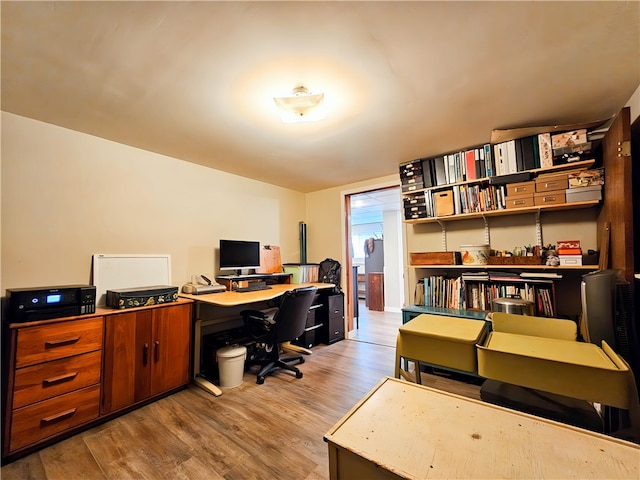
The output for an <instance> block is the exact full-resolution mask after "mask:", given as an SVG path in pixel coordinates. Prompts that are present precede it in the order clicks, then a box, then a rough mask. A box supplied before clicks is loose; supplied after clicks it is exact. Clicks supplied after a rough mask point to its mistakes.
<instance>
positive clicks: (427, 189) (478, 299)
mask: <svg viewBox="0 0 640 480" xmlns="http://www.w3.org/2000/svg"><path fill="white" fill-rule="evenodd" d="M574 127H575V126H574ZM554 128H556V129H555V130H554V129H552V130H549V131H552V132H555V131H561V130H557V127H554ZM567 130H569V129H567ZM536 135H537V134H536ZM529 138H531V139H533V138H535V137H533V136H531V137H529ZM511 139H515V140H516V141H517V140H518V139H520V140H524V139H523V138H522V137H520V136H519V131H518V130H517V129H516V130H513V131H511V132H509V135H508V136H503V137H502V138H500V139H499V142H507V141H510V140H511ZM496 143H497V142H493V133H492V144H485V145H479V146H477V147H471V148H469V149H467V150H466V151H461V152H459V155H458V154H446V155H440V156H436V157H429V158H424V159H420V160H414V161H412V162H406V163H403V164H401V165H400V167H399V173H400V180H401V185H402V201H403V204H404V219H403V223H404V224H405V225H407V226H409V227H413V232H412V236H413V237H414V238H417V237H420V236H421V235H434V234H435V233H436V232H437V231H438V227H437V225H439V226H440V231H441V242H440V247H441V248H440V250H441V251H443V252H447V251H449V248H447V243H448V239H447V236H448V235H449V236H452V235H453V237H454V238H457V239H458V240H459V239H460V233H459V232H461V231H467V230H475V231H478V227H480V229H481V228H482V223H478V219H480V220H481V221H482V222H483V223H484V241H483V242H479V243H481V244H487V245H491V238H490V237H491V231H490V228H489V223H490V222H489V221H490V219H494V218H497V217H509V216H522V217H523V218H522V219H516V220H513V221H512V220H510V219H509V220H506V219H505V220H500V221H498V220H495V221H492V222H491V224H492V226H493V227H494V228H496V227H497V228H498V229H500V230H501V234H502V235H505V233H504V229H505V228H507V229H509V227H508V225H511V224H517V225H519V227H520V228H521V229H522V228H523V227H522V225H526V224H529V222H531V221H532V220H533V222H535V225H533V224H530V225H531V226H532V227H534V229H533V230H534V231H535V240H534V241H531V244H533V245H546V244H545V243H544V242H543V239H542V219H543V218H542V217H543V216H544V215H545V214H546V213H547V212H563V211H568V212H570V211H572V210H587V209H596V208H599V207H600V206H601V205H602V203H603V202H602V200H601V199H600V198H598V199H593V200H588V199H587V200H584V199H580V200H581V201H568V200H567V199H568V198H569V196H568V188H569V186H568V179H569V177H570V176H571V175H570V174H571V173H574V172H575V171H582V170H588V169H591V168H595V166H596V165H597V164H596V160H595V159H596V156H595V154H594V155H587V154H585V155H581V156H580V158H579V159H577V160H576V159H575V158H574V159H573V160H571V161H566V160H559V159H555V158H554V159H553V160H557V161H552V158H551V157H552V153H554V152H555V151H553V152H547V154H548V155H547V158H546V160H545V162H543V163H542V165H543V166H541V159H542V156H541V154H540V153H539V152H537V151H536V152H534V157H535V162H534V165H535V167H534V168H527V169H522V168H521V166H519V167H518V168H517V170H515V171H512V172H508V173H505V170H502V174H501V175H499V176H496V165H497V163H496V162H494V163H493V165H491V166H489V165H490V163H489V162H490V161H491V160H489V159H490V158H491V155H493V152H494V151H495V150H494V148H495V147H496V146H497V145H496ZM471 151H474V152H475V153H476V163H475V167H474V168H473V170H474V171H473V172H472V174H471V175H468V174H466V173H465V166H467V167H468V166H472V165H474V163H473V162H472V161H471V160H470V158H471V157H470V156H467V154H469V155H470V152H471ZM480 152H484V154H485V156H484V158H481V161H482V160H484V161H485V164H486V166H485V167H480V168H479V167H478V163H477V160H478V153H480ZM480 157H482V155H480ZM443 158H444V160H443ZM452 158H453V160H454V164H452V165H449V164H448V162H449V161H450V160H451V159H452ZM465 159H466V160H467V161H466V162H465ZM494 160H495V159H494ZM529 161H530V162H531V159H529ZM441 162H443V163H444V165H445V168H447V167H450V170H448V171H447V172H446V173H447V178H446V179H445V180H443V176H442V174H441V172H437V171H436V170H437V169H440V170H441V167H440V163H441ZM455 162H459V163H455ZM554 163H555V164H554ZM463 164H464V165H463ZM529 165H532V164H531V163H529ZM436 167H437V168H436ZM478 172H480V175H477V173H478ZM436 173H439V175H436ZM553 178H563V179H564V182H565V185H564V186H560V187H557V188H554V189H553V190H560V192H559V193H561V198H560V199H559V200H558V201H557V202H553V203H545V200H543V199H538V198H535V197H538V194H543V195H544V189H543V184H547V183H551V182H550V180H551V179H553ZM525 183H530V184H531V185H533V186H535V187H533V186H532V187H531V188H535V190H534V191H533V193H531V198H530V201H529V202H527V203H526V204H524V205H523V206H519V205H520V204H521V203H519V202H515V203H513V202H511V203H510V202H509V201H508V200H509V199H512V198H513V199H515V198H518V195H517V194H514V193H513V192H514V187H520V186H521V185H524V184H525ZM545 186H546V185H545ZM539 187H540V190H538V188H539ZM551 190H552V189H549V192H550V193H551ZM565 190H567V196H565ZM554 193H555V192H554ZM538 200H541V201H540V202H539V201H538ZM571 200H577V198H575V197H572V199H571ZM591 215H592V214H591V213H587V212H585V214H584V215H583V214H581V215H580V216H579V217H580V218H579V219H578V221H584V219H585V218H589V217H590V216H591ZM544 218H545V219H547V220H546V221H548V222H550V223H551V224H555V225H557V224H558V218H564V217H558V216H557V215H552V214H549V216H548V217H546V216H544ZM568 218H570V221H571V222H572V221H574V217H573V214H569V215H568ZM466 221H472V222H469V223H468V224H464V225H463V224H462V223H461V222H466ZM450 222H455V223H456V224H458V223H460V226H458V225H455V226H454V225H450V226H449V227H447V224H449V223H450ZM423 224H437V225H436V227H435V228H434V227H428V228H427V226H426V225H425V227H423V228H419V227H421V226H422V225H423ZM505 225H507V227H505ZM567 225H570V224H567ZM568 231H571V228H570V226H569V228H568ZM452 232H453V233H452ZM480 232H481V230H480ZM480 232H479V233H480ZM454 233H455V235H454ZM456 236H457V237H456ZM412 242H414V243H415V240H412ZM418 243H420V242H418ZM430 243H431V244H433V238H432V239H431V240H430ZM498 243H499V242H498ZM554 243H555V242H554ZM502 248H504V247H502ZM437 249H438V248H437V247H436V248H435V249H433V247H432V248H431V249H430V250H437ZM454 250H455V248H454ZM597 269H598V266H597V265H580V266H571V267H568V266H563V267H558V266H548V265H494V264H491V265H451V264H439V265H414V264H411V262H410V261H409V253H407V259H406V261H405V270H406V271H407V272H408V273H409V275H408V278H409V282H410V283H409V285H410V288H411V286H412V285H413V287H415V292H416V293H417V292H418V289H419V288H420V286H421V284H423V282H424V285H426V286H425V292H424V296H423V297H421V296H420V295H416V298H415V302H414V303H415V304H416V306H417V307H420V308H442V309H449V310H451V311H458V312H464V311H469V312H488V311H490V310H491V300H493V298H498V297H504V296H507V295H511V294H518V295H520V296H521V297H522V298H525V299H528V300H531V301H532V302H533V304H534V310H535V314H536V315H540V316H547V317H553V316H563V317H564V316H568V317H570V318H574V317H575V316H576V313H577V309H578V308H579V306H577V305H576V303H578V304H579V298H576V297H577V296H579V289H578V290H576V289H575V288H574V286H575V283H576V282H577V281H579V279H580V277H581V276H582V275H583V274H585V273H588V272H589V271H593V270H597ZM472 272H476V273H482V272H486V273H489V272H492V273H493V274H494V275H487V277H488V278H485V279H479V278H470V277H471V275H465V273H467V274H471V273H472ZM499 272H504V273H505V275H503V277H505V278H498V277H499ZM520 272H530V273H536V272H537V273H539V274H540V277H541V278H532V277H527V278H520V277H516V275H517V274H518V273H520ZM552 272H555V273H557V272H565V273H566V275H558V277H559V278H551V277H553V275H552ZM543 274H548V275H547V278H543V277H544V275H543ZM463 277H466V278H463ZM563 277H564V278H563ZM430 279H433V281H434V282H436V284H437V286H435V289H436V290H437V294H436V295H435V296H434V298H432V299H429V295H430V294H433V291H432V290H430V288H432V286H431V285H430V284H429V282H430ZM565 283H566V284H567V285H568V284H571V285H572V286H571V287H570V290H571V291H570V292H569V294H568V295H567V290H568V287H567V285H565ZM557 285H560V286H561V287H562V288H560V289H559V290H558V291H557V289H556V287H557ZM576 291H578V293H575V292H576ZM430 292H431V293H430ZM556 299H560V302H561V303H562V306H560V305H557V304H556ZM576 300H578V302H576ZM565 303H568V308H564V307H565ZM557 307H561V308H560V311H558V308H557Z"/></svg>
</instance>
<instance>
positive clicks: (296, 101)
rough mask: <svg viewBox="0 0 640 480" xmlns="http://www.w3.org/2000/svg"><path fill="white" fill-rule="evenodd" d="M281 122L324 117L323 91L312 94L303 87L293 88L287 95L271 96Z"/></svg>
mask: <svg viewBox="0 0 640 480" xmlns="http://www.w3.org/2000/svg"><path fill="white" fill-rule="evenodd" d="M273 100H274V102H275V103H276V106H277V107H278V110H279V112H280V117H281V119H282V122H283V123H295V122H312V121H315V120H322V119H323V118H324V108H323V103H324V93H316V94H312V93H310V92H309V90H307V89H306V88H305V87H296V88H294V89H293V95H291V96H289V97H273Z"/></svg>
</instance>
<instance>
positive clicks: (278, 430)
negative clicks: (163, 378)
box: [0, 312, 478, 480]
mask: <svg viewBox="0 0 640 480" xmlns="http://www.w3.org/2000/svg"><path fill="white" fill-rule="evenodd" d="M370 313H375V315H371V316H369V319H373V320H369V324H368V325H365V327H368V328H369V329H370V330H371V331H370V332H368V333H367V332H366V328H364V329H363V330H362V331H361V332H359V335H361V341H354V340H344V341H341V342H337V343H335V344H333V345H318V346H317V347H314V349H313V354H312V355H310V356H306V357H305V360H306V361H305V363H304V364H303V365H301V367H300V368H301V370H302V371H303V373H304V377H303V378H302V379H296V378H295V377H294V376H293V375H289V374H288V373H286V372H281V373H278V374H276V375H275V376H272V377H271V376H270V377H267V379H266V381H265V383H264V385H257V384H256V383H255V374H253V373H251V372H246V373H245V375H244V383H243V384H242V385H240V386H239V387H236V388H232V389H223V390H224V393H223V395H222V396H220V397H213V396H211V395H210V394H208V393H206V392H205V391H203V390H201V389H199V388H198V387H196V386H193V385H192V386H189V387H188V388H187V389H185V390H183V391H180V392H178V393H176V394H174V395H171V396H170V397H167V398H164V399H162V400H159V401H157V402H155V403H153V404H150V405H147V406H145V407H143V408H140V409H138V410H135V411H133V412H131V413H129V414H127V415H124V416H122V417H119V418H117V419H115V420H112V421H109V422H107V423H105V424H103V425H100V426H98V427H95V428H93V429H91V430H88V431H86V432H83V433H80V434H78V435H75V436H74V437H71V438H69V439H67V440H64V441H62V442H59V443H57V444H55V445H52V446H50V447H47V448H45V449H43V450H40V451H39V452H36V453H33V454H31V455H29V456H27V457H24V458H22V459H19V460H16V461H15V462H13V463H10V464H8V465H5V466H4V467H2V469H1V470H0V475H1V477H2V479H4V480H9V479H46V480H58V479H60V480H63V479H64V480H68V479H134V478H135V479H164V478H166V479H190V480H198V479H225V480H236V479H238V480H239V479H243V480H245V479H248V480H253V479H256V480H257V479H270V480H271V479H274V478H278V479H281V480H286V479H292V480H316V479H328V478H329V472H328V456H327V445H326V444H325V442H324V441H323V435H324V434H325V433H326V432H327V431H328V430H329V428H331V426H333V424H334V423H336V422H337V421H338V420H339V419H340V418H341V417H342V416H343V415H344V414H345V413H346V412H347V411H348V410H349V409H350V408H351V407H352V406H353V405H354V404H355V403H356V402H358V400H360V399H361V398H362V397H363V396H364V395H365V394H366V393H367V392H368V391H369V390H371V388H373V387H374V386H375V385H376V384H377V383H378V382H379V381H380V380H381V379H382V378H383V377H384V376H393V371H394V361H395V348H394V345H395V334H396V332H397V327H398V326H399V325H400V324H401V320H400V314H389V316H388V317H387V314H383V313H381V312H370ZM375 319H377V320H378V321H379V322H380V323H381V324H382V327H380V328H378V327H376V326H375V321H376V320H375ZM395 322H399V323H398V324H397V325H395V327H394V326H393V325H394V323H395ZM362 326H363V321H362V320H361V327H362ZM385 329H386V331H387V333H386V338H384V337H385V334H384V333H382V332H383V331H385ZM374 330H375V331H376V332H374ZM367 335H368V336H367ZM376 335H377V337H378V338H377V339H375V338H374V336H376ZM374 340H376V341H378V342H381V343H383V344H377V343H374ZM423 382H424V383H425V384H427V385H431V386H434V387H435V388H440V389H442V390H447V391H451V392H453V393H459V394H462V395H466V396H470V397H473V398H478V387H477V386H476V385H469V384H466V383H462V382H457V381H452V380H449V379H447V378H442V377H437V376H432V375H424V374H423Z"/></svg>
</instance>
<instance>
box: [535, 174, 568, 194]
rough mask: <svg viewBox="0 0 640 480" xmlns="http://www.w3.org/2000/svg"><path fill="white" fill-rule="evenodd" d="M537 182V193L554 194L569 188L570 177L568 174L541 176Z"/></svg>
mask: <svg viewBox="0 0 640 480" xmlns="http://www.w3.org/2000/svg"><path fill="white" fill-rule="evenodd" d="M535 181H536V192H552V191H555V190H564V189H565V188H568V187H569V177H568V175H567V174H566V173H558V174H554V175H539V176H538V177H537V178H536V180H535Z"/></svg>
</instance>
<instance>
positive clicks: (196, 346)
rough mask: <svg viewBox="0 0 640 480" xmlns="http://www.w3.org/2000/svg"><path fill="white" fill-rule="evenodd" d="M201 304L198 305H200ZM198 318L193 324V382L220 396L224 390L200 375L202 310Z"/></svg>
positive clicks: (197, 313) (198, 313) (197, 312)
mask: <svg viewBox="0 0 640 480" xmlns="http://www.w3.org/2000/svg"><path fill="white" fill-rule="evenodd" d="M199 306H200V305H198V307H199ZM196 315H197V318H198V320H196V321H195V322H194V325H193V327H194V328H193V329H194V332H193V383H194V384H195V385H197V386H198V387H200V388H202V389H203V390H204V391H206V392H209V393H210V394H211V395H214V396H216V397H219V396H220V395H222V390H220V389H219V388H218V387H216V386H215V385H214V384H213V383H211V382H210V381H209V380H207V379H206V378H204V377H202V376H200V362H201V361H202V358H201V357H202V320H200V319H199V317H200V311H199V310H196Z"/></svg>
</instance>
